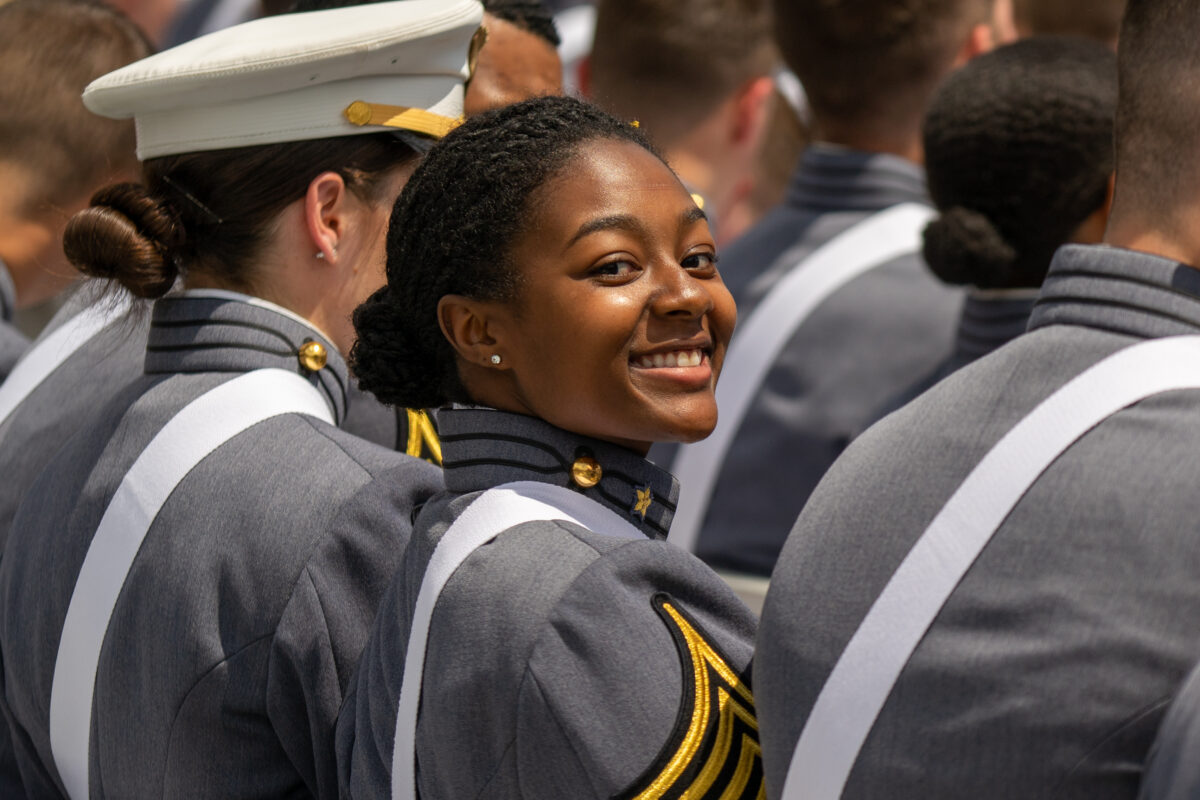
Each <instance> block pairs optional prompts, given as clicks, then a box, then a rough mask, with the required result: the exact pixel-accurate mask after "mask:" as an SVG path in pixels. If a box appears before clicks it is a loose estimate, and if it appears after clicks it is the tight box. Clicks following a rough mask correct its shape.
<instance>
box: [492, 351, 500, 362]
mask: <svg viewBox="0 0 1200 800" xmlns="http://www.w3.org/2000/svg"><path fill="white" fill-rule="evenodd" d="M492 363H493V364H499V363H500V354H499V353H492Z"/></svg>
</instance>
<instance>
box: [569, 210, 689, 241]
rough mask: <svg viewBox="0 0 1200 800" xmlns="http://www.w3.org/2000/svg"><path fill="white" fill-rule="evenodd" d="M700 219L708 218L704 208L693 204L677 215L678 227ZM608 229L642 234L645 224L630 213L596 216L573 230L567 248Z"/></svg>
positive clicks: (644, 230)
mask: <svg viewBox="0 0 1200 800" xmlns="http://www.w3.org/2000/svg"><path fill="white" fill-rule="evenodd" d="M702 219H703V220H706V219H708V215H707V214H705V213H704V209H702V208H699V207H697V206H693V207H691V208H689V209H688V210H687V211H685V212H683V213H682V214H680V215H679V223H680V227H684V226H687V225H694V224H695V223H697V222H699V221H700V220H702ZM609 230H627V231H633V232H634V233H641V234H644V233H645V232H646V226H645V225H643V224H642V221H641V220H640V219H638V218H637V217H634V216H633V215H631V214H613V215H611V216H607V217H598V218H597V219H593V220H589V221H587V222H585V223H583V225H580V226H579V230H577V231H575V235H574V236H572V237H571V240H570V241H569V242H567V249H569V248H570V247H571V246H572V245H574V244H575V243H576V242H578V241H579V240H580V239H582V238H584V237H585V236H591V235H592V234H593V233H598V232H600V231H609Z"/></svg>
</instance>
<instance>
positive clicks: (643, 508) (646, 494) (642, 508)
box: [633, 486, 653, 519]
mask: <svg viewBox="0 0 1200 800" xmlns="http://www.w3.org/2000/svg"><path fill="white" fill-rule="evenodd" d="M652 501H653V497H652V495H651V494H650V487H649V486H647V487H646V488H645V489H638V490H637V502H635V503H634V504H633V513H635V514H641V515H642V519H645V518H646V512H647V511H649V510H650V503H651V502H652Z"/></svg>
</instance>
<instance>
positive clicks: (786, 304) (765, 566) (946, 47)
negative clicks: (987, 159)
mask: <svg viewBox="0 0 1200 800" xmlns="http://www.w3.org/2000/svg"><path fill="white" fill-rule="evenodd" d="M774 11H775V33H776V38H777V40H778V42H779V45H780V49H781V50H782V53H783V56H784V59H785V60H786V61H787V63H788V66H789V67H790V68H791V70H792V71H793V72H794V73H795V74H796V76H797V77H798V78H799V79H800V81H801V83H802V84H803V86H804V90H805V93H806V95H807V98H808V105H809V108H810V109H811V113H812V120H813V123H812V125H813V136H814V139H815V143H814V144H813V145H811V146H810V147H809V148H808V149H807V150H806V151H805V153H804V155H803V157H802V158H801V161H800V165H799V168H798V169H797V171H796V173H795V175H794V177H793V179H792V185H791V187H790V189H789V192H788V195H787V199H786V200H785V202H784V204H783V205H782V206H780V207H779V208H777V209H776V210H775V211H773V212H771V213H770V214H768V215H767V217H766V218H765V219H763V221H762V222H760V223H759V224H758V225H757V226H756V227H755V228H754V229H753V230H751V231H750V232H749V233H747V234H746V235H745V236H744V237H742V238H741V239H740V240H739V241H737V242H736V243H735V244H734V245H733V246H732V247H731V248H730V249H728V250H726V251H725V253H724V254H723V256H722V264H721V270H722V274H723V276H724V278H725V280H726V282H727V283H728V284H729V286H730V287H731V289H732V290H733V293H734V297H735V298H736V299H737V300H738V304H739V311H740V314H741V319H740V322H739V325H738V331H737V333H736V334H735V336H734V339H733V345H732V353H734V354H736V355H737V358H733V357H732V356H731V358H730V361H729V367H728V372H727V375H726V379H725V380H724V381H722V384H721V386H720V388H719V389H718V396H719V399H720V408H721V419H720V421H719V423H718V425H717V430H716V431H715V432H714V434H713V435H712V436H711V437H709V438H708V439H707V440H705V441H703V442H698V443H696V444H694V445H688V446H685V447H683V448H682V449H681V450H680V452H679V453H678V455H677V456H676V457H675V460H674V471H675V472H676V474H677V475H678V476H679V478H680V483H681V484H682V487H683V488H682V492H683V494H682V498H681V502H680V513H679V516H678V517H677V518H676V520H675V526H674V528H673V530H672V536H673V537H677V541H679V543H680V544H681V545H682V546H685V547H694V549H695V552H696V553H697V554H698V555H700V557H701V558H704V559H705V560H707V561H708V562H709V563H710V564H712V565H714V566H717V567H720V568H723V569H727V570H732V571H736V572H743V573H750V574H754V575H762V576H765V575H768V574H770V571H771V568H772V566H773V565H774V563H775V559H776V558H777V556H778V554H779V549H780V548H781V547H782V546H783V541H784V539H785V538H786V537H787V532H788V531H789V530H790V529H791V526H792V523H793V522H794V521H795V518H796V515H797V514H798V513H799V511H800V509H801V508H802V507H803V505H804V501H805V500H806V499H807V498H808V495H809V493H810V492H811V491H812V489H813V487H815V486H816V484H817V482H818V481H819V480H820V478H821V476H822V475H823V474H824V473H825V470H826V469H828V467H829V465H830V464H831V463H833V461H834V459H835V458H837V456H838V454H839V453H841V451H842V450H843V449H844V448H845V446H846V445H847V443H848V442H849V441H850V438H851V437H852V436H853V435H854V434H855V433H857V432H858V431H859V430H861V429H862V428H865V427H866V425H867V423H868V421H869V420H871V419H872V418H873V417H874V415H875V414H876V413H878V411H879V409H880V407H881V405H883V404H884V403H886V402H887V401H888V399H889V398H891V397H894V396H895V395H897V394H898V393H899V392H901V391H903V390H904V389H905V388H907V387H909V386H911V385H912V384H914V383H916V382H917V381H919V380H920V379H921V378H922V377H923V376H925V375H927V374H928V373H929V372H930V371H931V370H932V369H933V368H934V367H935V366H936V365H937V364H938V362H939V361H940V359H941V358H943V357H944V356H945V353H946V346H947V343H948V342H950V341H951V340H952V336H953V332H954V327H955V323H956V321H957V316H958V311H959V307H960V295H959V293H958V292H956V291H953V290H951V289H948V288H947V287H945V286H943V285H942V284H940V283H939V282H938V281H937V280H936V279H935V278H934V277H933V276H932V275H930V274H929V271H928V269H927V268H926V267H925V265H924V263H923V262H922V260H921V258H920V253H919V250H920V232H921V230H922V229H923V228H924V225H925V223H926V222H927V221H928V219H929V218H930V217H931V216H932V210H931V209H930V208H929V205H928V202H929V201H928V198H927V195H926V189H925V177H924V172H923V170H922V168H921V161H922V158H923V154H922V146H921V122H922V120H923V118H924V115H925V109H926V107H927V105H928V103H929V100H930V98H931V97H932V95H933V93H934V91H935V89H936V88H937V86H938V85H939V84H940V83H941V82H942V80H944V79H945V77H946V76H947V75H948V74H950V72H952V71H953V70H954V69H955V68H957V67H958V66H961V65H962V64H964V63H966V62H967V61H968V60H969V59H970V58H972V57H974V56H976V55H979V54H980V53H983V52H986V51H988V50H990V49H991V48H992V46H993V44H994V41H995V36H994V31H993V27H992V21H993V16H992V15H993V12H994V6H993V3H992V2H991V0H956V1H955V2H942V1H941V0H855V1H854V2H846V3H838V4H829V3H826V2H822V1H821V0H775V3H774ZM658 457H659V458H663V457H664V454H661V453H660V454H659V456H658Z"/></svg>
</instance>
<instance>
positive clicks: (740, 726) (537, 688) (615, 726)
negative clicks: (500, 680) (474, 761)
mask: <svg viewBox="0 0 1200 800" xmlns="http://www.w3.org/2000/svg"><path fill="white" fill-rule="evenodd" d="M753 637H754V620H753V616H752V615H751V614H750V612H749V611H748V610H747V609H746V608H745V606H743V605H742V604H741V602H740V601H739V600H737V598H736V597H734V596H733V594H732V592H730V591H729V589H728V588H727V587H725V585H724V584H723V583H722V582H721V581H720V579H718V578H717V577H716V575H715V574H713V573H712V572H711V570H709V569H708V568H707V567H705V566H704V565H703V564H701V563H700V562H699V561H698V560H697V559H695V558H694V557H693V556H691V555H689V554H687V553H684V552H683V551H681V550H679V549H678V548H675V547H674V546H671V545H668V544H666V543H664V542H637V543H631V544H627V545H625V546H622V547H620V548H618V549H616V550H613V551H610V552H608V553H607V554H605V555H604V556H603V557H602V558H600V559H597V560H596V561H595V562H594V563H593V564H592V565H591V566H590V567H588V568H587V569H586V570H584V571H583V572H582V573H581V574H580V575H579V577H578V578H577V579H576V580H575V581H574V583H573V584H572V586H571V588H570V590H569V591H568V592H567V593H566V594H564V595H563V597H562V598H561V600H560V601H559V603H558V604H557V606H556V607H555V609H554V611H553V613H552V615H551V616H550V618H549V619H548V620H547V623H546V625H545V626H544V628H543V630H542V632H541V634H540V636H539V638H538V641H537V643H536V645H535V647H534V649H533V651H532V655H531V657H530V659H529V663H528V667H527V669H526V673H525V676H524V679H523V681H522V685H521V690H520V695H519V698H518V716H517V741H516V748H515V753H514V758H515V759H516V765H517V774H518V779H519V782H520V794H521V796H523V797H531V798H542V797H544V798H551V797H579V798H585V797H597V798H607V797H626V796H629V797H632V796H634V795H636V794H638V793H639V792H641V791H644V790H645V789H647V788H649V787H650V786H651V785H654V786H657V787H660V788H662V789H664V790H667V789H669V790H670V791H669V792H668V795H669V796H674V795H675V794H676V793H678V792H681V791H683V790H685V789H688V788H689V787H690V788H691V789H692V792H691V794H694V795H695V796H702V795H704V794H705V792H704V791H703V790H700V788H701V785H703V786H707V787H711V786H712V785H714V784H715V785H719V786H730V785H736V786H740V787H741V790H740V791H735V792H733V793H731V794H732V796H735V797H743V796H745V797H753V796H756V794H757V789H758V787H759V786H760V785H761V781H762V770H761V763H760V762H759V760H758V757H757V752H758V742H757V728H756V723H755V717H754V701H753V697H752V696H751V693H750V687H749V663H750V658H751V653H752V644H753ZM724 734H729V736H728V738H725V736H724ZM743 755H745V757H746V759H747V760H748V762H749V763H751V764H752V768H751V769H750V771H749V772H739V771H738V770H737V769H736V765H737V764H738V763H739V762H740V761H741V760H742V757H743ZM723 796H724V795H723Z"/></svg>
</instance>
